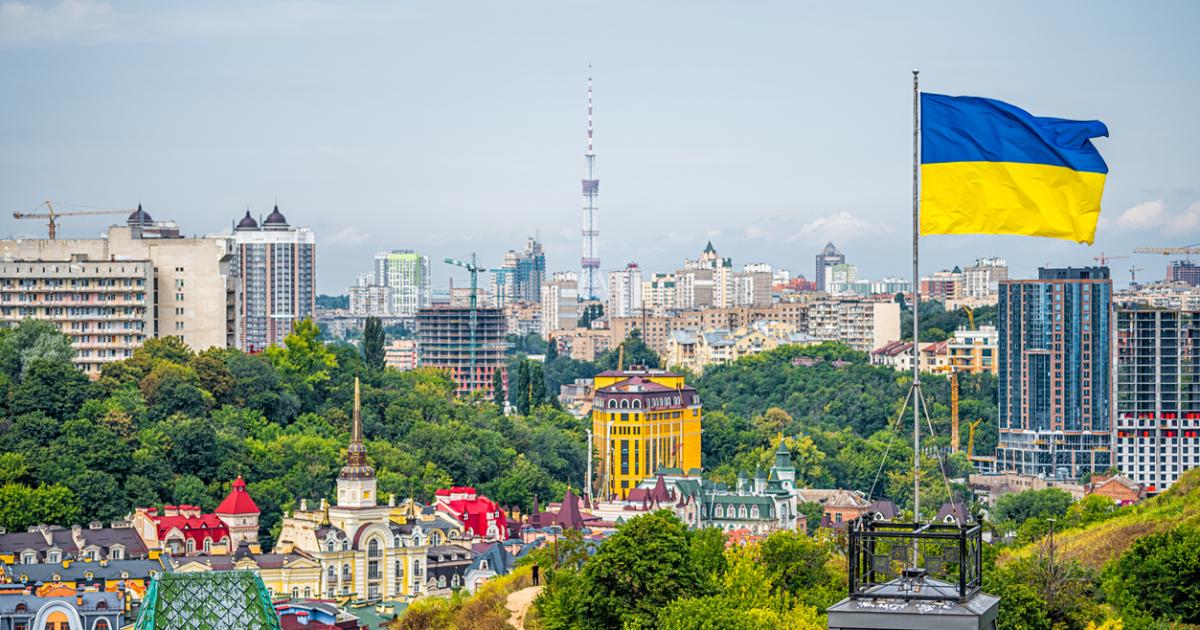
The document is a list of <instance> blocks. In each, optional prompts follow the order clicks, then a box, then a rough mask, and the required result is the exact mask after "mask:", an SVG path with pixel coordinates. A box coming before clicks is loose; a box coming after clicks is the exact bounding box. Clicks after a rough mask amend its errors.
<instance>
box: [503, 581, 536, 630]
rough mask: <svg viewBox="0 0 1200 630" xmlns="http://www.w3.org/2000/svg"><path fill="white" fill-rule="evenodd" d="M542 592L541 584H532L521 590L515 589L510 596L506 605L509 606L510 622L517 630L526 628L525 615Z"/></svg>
mask: <svg viewBox="0 0 1200 630" xmlns="http://www.w3.org/2000/svg"><path fill="white" fill-rule="evenodd" d="M541 592H542V587H540V586H530V587H528V588H523V589H521V590H519V591H514V592H513V593H512V594H510V595H509V596H508V602H507V603H506V604H505V606H506V607H507V608H508V612H509V613H510V614H509V617H508V623H509V624H511V625H512V627H514V628H516V629H517V630H525V615H526V614H528V613H529V607H530V606H532V605H533V600H534V598H536V597H537V596H538V593H541Z"/></svg>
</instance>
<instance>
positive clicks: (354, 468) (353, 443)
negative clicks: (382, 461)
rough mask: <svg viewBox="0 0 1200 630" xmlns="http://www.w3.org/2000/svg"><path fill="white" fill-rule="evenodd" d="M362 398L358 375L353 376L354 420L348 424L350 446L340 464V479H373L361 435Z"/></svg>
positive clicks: (373, 474)
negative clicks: (341, 464) (343, 464)
mask: <svg viewBox="0 0 1200 630" xmlns="http://www.w3.org/2000/svg"><path fill="white" fill-rule="evenodd" d="M361 407H362V400H361V398H360V393H359V384H358V377H355V378H354V422H353V424H351V426H350V446H349V447H348V448H347V449H346V465H345V466H342V472H341V474H340V475H338V478H340V479H374V478H375V469H374V468H371V466H370V465H369V464H367V447H366V445H365V444H363V435H362V411H361Z"/></svg>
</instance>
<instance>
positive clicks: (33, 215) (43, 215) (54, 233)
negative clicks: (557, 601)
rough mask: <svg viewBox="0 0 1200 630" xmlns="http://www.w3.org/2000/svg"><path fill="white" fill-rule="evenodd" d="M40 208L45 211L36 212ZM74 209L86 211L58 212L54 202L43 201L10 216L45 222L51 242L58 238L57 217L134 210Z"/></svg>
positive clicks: (131, 210)
mask: <svg viewBox="0 0 1200 630" xmlns="http://www.w3.org/2000/svg"><path fill="white" fill-rule="evenodd" d="M58 205H59V206H68V207H70V204H65V203H60V204H58ZM42 207H45V208H46V211H45V212H38V211H39V210H41V209H42ZM76 207H79V208H86V209H84V210H59V209H57V208H55V207H54V202H51V201H43V202H42V203H41V204H39V205H38V206H37V207H36V208H34V209H33V210H30V211H28V212H14V213H12V214H13V218H14V219H37V220H44V221H46V225H47V228H48V230H47V231H48V232H49V234H50V240H52V241H53V240H56V239H57V238H58V218H59V217H79V216H92V215H100V214H129V213H130V212H135V210H134V209H133V208H88V206H76Z"/></svg>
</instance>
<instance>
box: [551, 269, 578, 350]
mask: <svg viewBox="0 0 1200 630" xmlns="http://www.w3.org/2000/svg"><path fill="white" fill-rule="evenodd" d="M579 314H580V312H579V275H578V274H576V273H575V272H573V271H563V272H559V273H556V274H554V275H553V276H551V278H550V280H549V281H547V282H545V283H543V284H542V336H543V337H546V338H547V339H548V338H550V335H551V334H552V333H553V332H554V331H557V330H571V329H573V328H575V325H576V324H578V323H579Z"/></svg>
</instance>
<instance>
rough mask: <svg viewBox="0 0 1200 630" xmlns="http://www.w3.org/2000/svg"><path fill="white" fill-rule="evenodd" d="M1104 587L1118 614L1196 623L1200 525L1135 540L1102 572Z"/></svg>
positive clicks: (1198, 614) (1199, 593)
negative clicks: (1199, 527) (1119, 612)
mask: <svg viewBox="0 0 1200 630" xmlns="http://www.w3.org/2000/svg"><path fill="white" fill-rule="evenodd" d="M1104 591H1105V592H1106V593H1107V594H1108V597H1109V598H1110V599H1111V600H1112V602H1113V603H1114V604H1116V606H1117V608H1118V609H1119V610H1121V612H1122V613H1125V614H1128V615H1131V616H1139V615H1144V616H1149V617H1152V618H1154V619H1156V620H1160V621H1164V622H1176V623H1185V624H1200V529H1197V528H1195V527H1179V528H1176V529H1173V530H1169V531H1166V532H1160V533H1157V534H1150V535H1148V536H1143V537H1141V538H1139V539H1137V540H1135V541H1134V542H1133V545H1131V546H1130V547H1129V549H1128V550H1126V551H1125V553H1123V554H1121V556H1120V557H1119V558H1118V559H1117V560H1116V561H1115V562H1113V563H1112V564H1111V565H1109V567H1108V568H1107V570H1106V571H1105V574H1104Z"/></svg>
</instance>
